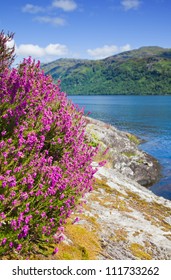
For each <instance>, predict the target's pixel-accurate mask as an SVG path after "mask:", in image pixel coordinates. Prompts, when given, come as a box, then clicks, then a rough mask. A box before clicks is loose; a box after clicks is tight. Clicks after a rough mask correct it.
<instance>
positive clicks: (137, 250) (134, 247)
mask: <svg viewBox="0 0 171 280" xmlns="http://www.w3.org/2000/svg"><path fill="white" fill-rule="evenodd" d="M129 250H130V251H131V253H132V254H133V255H134V256H135V257H136V258H137V259H140V260H151V259H152V256H151V255H150V254H149V253H147V252H146V251H145V248H144V247H143V246H142V245H140V244H138V243H132V244H131V245H130V246H129Z"/></svg>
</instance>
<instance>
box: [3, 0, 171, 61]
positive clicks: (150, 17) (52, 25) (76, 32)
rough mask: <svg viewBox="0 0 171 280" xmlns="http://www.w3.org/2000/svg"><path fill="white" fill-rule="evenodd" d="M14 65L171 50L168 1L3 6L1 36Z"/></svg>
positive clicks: (29, 0) (26, 0)
mask: <svg viewBox="0 0 171 280" xmlns="http://www.w3.org/2000/svg"><path fill="white" fill-rule="evenodd" d="M1 30H4V32H5V33H7V32H14V33H15V35H14V40H13V42H11V44H15V52H16V57H17V59H16V61H18V62H20V61H22V59H23V58H26V57H28V56H32V57H33V58H35V59H38V60H40V61H41V62H42V63H43V62H44V63H46V62H50V61H54V60H56V59H59V58H80V59H103V58H105V57H108V56H111V55H115V54H117V53H120V52H123V51H129V50H132V49H137V48H140V47H142V46H160V47H164V48H171V1H170V0H35V1H34V0H15V1H14V0H11V1H10V0H2V1H1V8H0V31H1Z"/></svg>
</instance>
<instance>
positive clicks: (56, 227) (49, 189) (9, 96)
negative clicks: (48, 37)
mask: <svg viewBox="0 0 171 280" xmlns="http://www.w3.org/2000/svg"><path fill="white" fill-rule="evenodd" d="M11 55H12V53H11ZM8 66H9V65H8V63H7V67H4V68H3V69H1V72H0V256H3V255H4V254H8V253H9V252H12V253H13V254H17V255H18V256H19V255H20V256H22V255H27V254H29V252H32V250H35V248H43V244H45V246H46V244H47V245H48V244H52V243H58V242H59V241H60V240H61V239H62V235H61V231H63V230H64V228H63V226H64V225H65V223H66V219H67V218H68V217H69V216H70V215H71V213H72V212H73V210H74V209H76V207H77V206H78V205H79V204H80V200H79V198H81V197H83V196H84V195H85V193H87V192H89V191H91V190H92V182H93V174H94V173H95V172H96V170H94V169H93V168H92V166H91V163H92V160H93V157H94V155H95V154H96V152H97V148H95V147H92V146H91V145H89V143H87V140H86V137H85V125H86V124H85V119H84V118H83V110H80V109H79V108H77V107H75V106H74V105H73V104H72V103H71V101H69V100H68V99H67V98H66V95H65V93H63V92H61V91H60V88H59V84H58V85H55V84H54V83H53V82H52V78H51V77H50V76H46V75H45V74H44V72H43V71H42V70H41V69H40V65H39V62H38V63H35V62H34V61H33V60H32V59H31V58H28V59H24V61H23V63H22V64H20V65H19V67H18V68H17V69H9V67H8ZM40 250H42V252H43V249H40ZM57 251H58V249H57V248H56V249H55V250H54V248H53V249H52V253H54V254H55V253H56V252H57Z"/></svg>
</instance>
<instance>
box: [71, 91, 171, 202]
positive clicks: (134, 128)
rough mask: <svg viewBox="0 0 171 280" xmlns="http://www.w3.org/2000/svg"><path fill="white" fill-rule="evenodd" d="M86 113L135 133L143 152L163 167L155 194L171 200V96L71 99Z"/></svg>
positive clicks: (155, 187)
mask: <svg viewBox="0 0 171 280" xmlns="http://www.w3.org/2000/svg"><path fill="white" fill-rule="evenodd" d="M69 98H70V99H72V101H73V102H74V103H75V104H78V105H79V107H85V113H87V112H91V114H90V116H91V117H92V118H95V119H99V120H102V121H104V122H107V123H110V124H112V125H114V126H116V127H117V128H119V129H121V130H125V131H128V132H131V133H133V134H135V135H137V136H139V137H140V138H141V139H144V140H145V142H144V143H143V144H141V145H140V148H141V149H142V150H144V151H146V152H147V153H148V154H151V155H152V156H154V157H155V158H156V159H158V161H159V162H160V164H161V166H162V177H161V179H160V181H159V182H158V183H157V184H155V185H153V186H152V187H151V190H152V191H153V192H154V193H155V194H157V195H159V196H163V197H165V198H167V199H170V200H171V96H124V95H119V96H108V95H105V96H99V95H98V96H69Z"/></svg>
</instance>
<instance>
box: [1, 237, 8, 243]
mask: <svg viewBox="0 0 171 280" xmlns="http://www.w3.org/2000/svg"><path fill="white" fill-rule="evenodd" d="M6 242H7V238H6V237H5V238H3V239H2V242H1V245H5V244H6Z"/></svg>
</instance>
